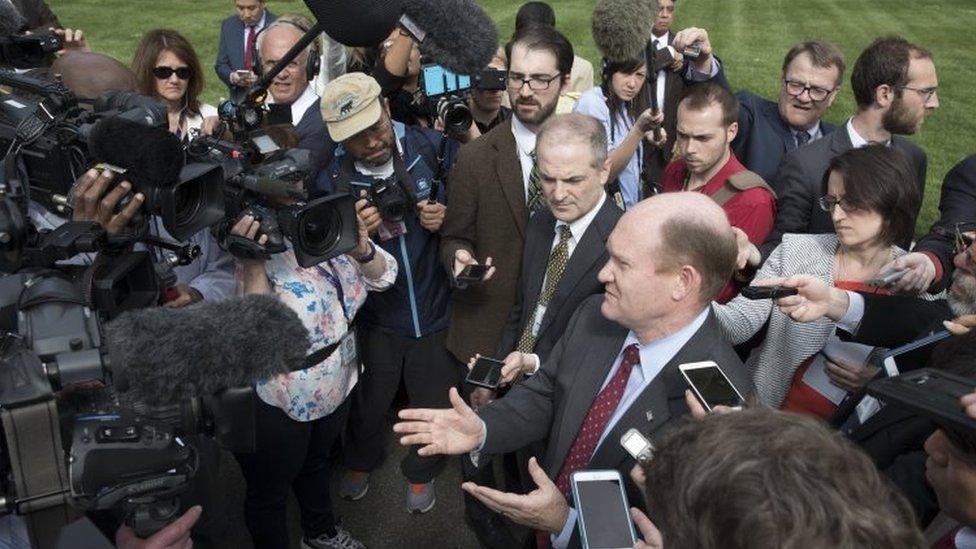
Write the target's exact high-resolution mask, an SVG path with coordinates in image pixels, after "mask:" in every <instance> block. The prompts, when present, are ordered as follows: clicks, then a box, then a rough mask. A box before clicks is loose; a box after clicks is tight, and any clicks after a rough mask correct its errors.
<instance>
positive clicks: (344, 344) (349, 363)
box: [339, 329, 359, 368]
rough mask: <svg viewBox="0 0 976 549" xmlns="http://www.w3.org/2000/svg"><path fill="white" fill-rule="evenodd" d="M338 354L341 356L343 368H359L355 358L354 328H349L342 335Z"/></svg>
mask: <svg viewBox="0 0 976 549" xmlns="http://www.w3.org/2000/svg"><path fill="white" fill-rule="evenodd" d="M339 356H340V357H341V358H342V366H343V368H359V362H358V361H357V360H356V330H355V329H350V330H349V331H348V332H347V333H346V335H344V336H342V341H341V342H340V343H339Z"/></svg>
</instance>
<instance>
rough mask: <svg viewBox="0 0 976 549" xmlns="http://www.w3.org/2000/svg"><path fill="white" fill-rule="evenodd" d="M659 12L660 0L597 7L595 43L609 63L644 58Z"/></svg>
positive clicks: (622, 0) (615, 1)
mask: <svg viewBox="0 0 976 549" xmlns="http://www.w3.org/2000/svg"><path fill="white" fill-rule="evenodd" d="M657 11H658V7H657V0H600V2H598V3H597V5H596V7H594V8H593V20H592V30H593V42H594V43H596V47H597V49H599V50H600V53H601V54H602V55H603V57H605V58H606V59H607V61H610V62H622V61H627V60H630V59H640V58H641V57H642V56H643V53H644V48H645V47H646V46H647V41H648V40H650V39H651V29H652V28H653V27H654V20H655V19H656V18H657Z"/></svg>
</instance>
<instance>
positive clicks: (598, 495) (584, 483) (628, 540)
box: [570, 469, 637, 549]
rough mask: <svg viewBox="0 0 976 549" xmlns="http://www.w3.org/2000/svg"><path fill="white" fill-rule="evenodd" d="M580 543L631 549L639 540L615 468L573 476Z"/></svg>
mask: <svg viewBox="0 0 976 549" xmlns="http://www.w3.org/2000/svg"><path fill="white" fill-rule="evenodd" d="M570 482H571V484H572V489H573V499H574V500H575V501H576V511H577V512H578V513H579V529H580V542H581V543H582V545H583V547H584V548H587V549H630V548H631V547H633V546H634V543H635V542H636V541H637V533H636V532H635V531H634V523H633V522H631V520H630V511H629V509H630V506H629V505H628V503H627V493H626V492H625V491H624V480H623V477H621V475H620V471H617V470H615V469H608V470H599V471H576V472H575V473H573V475H572V476H571V477H570Z"/></svg>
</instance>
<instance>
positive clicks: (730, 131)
mask: <svg viewBox="0 0 976 549" xmlns="http://www.w3.org/2000/svg"><path fill="white" fill-rule="evenodd" d="M725 134H726V137H727V138H728V140H729V141H728V142H729V143H731V142H732V141H733V140H734V139H735V136H737V135H739V123H738V122H733V123H731V124H729V127H728V128H726V130H725Z"/></svg>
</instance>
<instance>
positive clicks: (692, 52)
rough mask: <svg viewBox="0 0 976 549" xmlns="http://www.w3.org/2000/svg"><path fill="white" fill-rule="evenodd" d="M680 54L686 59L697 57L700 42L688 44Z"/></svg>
mask: <svg viewBox="0 0 976 549" xmlns="http://www.w3.org/2000/svg"><path fill="white" fill-rule="evenodd" d="M681 54H682V55H684V56H685V57H687V58H688V59H698V57H699V56H700V55H701V44H699V43H698V42H695V43H694V44H692V45H690V46H686V47H685V51H683V52H681Z"/></svg>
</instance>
